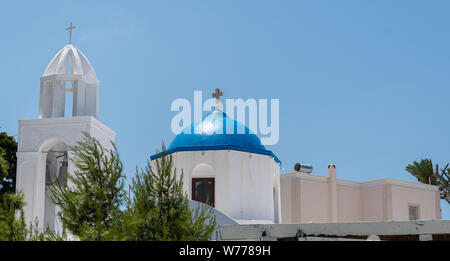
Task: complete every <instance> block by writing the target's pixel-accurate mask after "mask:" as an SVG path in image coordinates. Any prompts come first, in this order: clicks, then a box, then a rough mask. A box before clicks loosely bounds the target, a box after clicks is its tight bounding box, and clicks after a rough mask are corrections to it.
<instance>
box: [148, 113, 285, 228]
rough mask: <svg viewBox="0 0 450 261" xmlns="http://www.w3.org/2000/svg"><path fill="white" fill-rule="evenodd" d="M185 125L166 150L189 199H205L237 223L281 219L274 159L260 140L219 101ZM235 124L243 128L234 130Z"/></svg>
mask: <svg viewBox="0 0 450 261" xmlns="http://www.w3.org/2000/svg"><path fill="white" fill-rule="evenodd" d="M188 128H189V129H188V130H183V131H182V132H181V133H180V134H178V135H177V136H176V137H175V139H174V140H173V142H172V143H171V144H170V146H169V147H168V152H170V153H172V155H173V162H174V167H175V168H177V170H178V172H181V171H183V177H184V189H185V190H186V192H187V193H188V195H189V197H190V199H192V200H196V201H200V202H203V203H207V204H210V205H212V206H214V207H215V208H216V209H217V210H218V211H221V212H223V213H224V214H226V215H228V216H230V217H231V218H233V219H234V220H236V221H237V222H238V223H240V224H247V223H259V224H263V223H281V208H280V206H281V203H280V161H279V159H278V158H277V157H276V156H275V155H274V154H273V153H272V152H271V151H269V150H266V148H265V147H264V146H263V145H262V144H261V141H260V139H259V138H258V137H257V136H256V135H255V134H253V133H251V131H250V130H249V129H248V128H247V127H246V126H243V125H242V124H240V123H239V122H237V121H235V120H233V119H231V118H229V117H228V116H227V115H226V114H225V113H224V112H223V111H222V110H221V109H220V106H216V108H215V109H214V110H213V111H211V112H210V113H208V114H207V115H206V116H205V117H204V118H203V119H202V120H201V121H200V122H196V123H193V124H192V125H191V126H190V127H188ZM227 128H234V130H233V132H232V133H235V134H228V133H229V132H228V133H227ZM240 128H242V129H245V133H243V134H237V133H238V132H237V130H238V129H240ZM187 133H191V134H187ZM196 133H198V134H196ZM159 156H160V155H153V156H152V157H151V159H152V160H153V161H154V160H155V159H157V158H158V157H159ZM153 165H155V164H153Z"/></svg>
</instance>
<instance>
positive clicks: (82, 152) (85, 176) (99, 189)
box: [50, 133, 125, 241]
mask: <svg viewBox="0 0 450 261" xmlns="http://www.w3.org/2000/svg"><path fill="white" fill-rule="evenodd" d="M112 145H113V149H111V150H110V149H106V148H105V147H104V146H103V145H102V144H101V143H100V142H99V141H98V140H97V139H95V138H93V137H90V136H89V135H88V134H86V133H85V137H84V138H83V140H82V141H79V142H77V143H76V144H75V145H74V146H70V147H69V150H70V152H71V156H70V159H71V161H72V162H73V164H74V166H75V171H74V172H73V173H67V174H66V175H67V178H68V185H64V184H60V183H59V182H58V181H57V183H55V184H53V185H52V186H51V187H50V190H51V192H52V201H53V202H54V203H55V204H56V205H58V206H59V207H60V212H59V214H58V216H59V218H60V219H61V222H62V224H63V226H64V228H66V229H67V230H68V231H69V232H70V233H72V234H73V235H75V236H77V237H78V238H79V239H80V240H96V241H102V240H116V239H120V238H119V237H118V235H117V234H116V230H117V229H116V228H115V226H116V225H117V224H120V223H121V221H120V218H121V216H122V215H121V210H120V207H121V205H122V204H123V200H124V196H125V192H124V189H123V188H124V178H125V175H124V174H123V165H122V162H121V161H120V157H119V154H118V152H117V149H116V147H115V145H114V144H112Z"/></svg>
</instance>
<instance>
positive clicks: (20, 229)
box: [0, 193, 28, 241]
mask: <svg viewBox="0 0 450 261" xmlns="http://www.w3.org/2000/svg"><path fill="white" fill-rule="evenodd" d="M23 197H24V195H23V194H21V193H20V194H12V193H5V194H3V196H2V197H1V199H0V200H1V201H0V241H24V240H26V239H27V235H28V230H27V226H26V224H25V217H24V212H23V206H24V202H23ZM17 215H18V217H17Z"/></svg>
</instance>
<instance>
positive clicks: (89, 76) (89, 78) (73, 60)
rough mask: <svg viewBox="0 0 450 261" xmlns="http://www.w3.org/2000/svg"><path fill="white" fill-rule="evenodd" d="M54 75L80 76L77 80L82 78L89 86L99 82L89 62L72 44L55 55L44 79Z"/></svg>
mask: <svg viewBox="0 0 450 261" xmlns="http://www.w3.org/2000/svg"><path fill="white" fill-rule="evenodd" d="M54 75H55V76H57V75H67V76H68V75H73V76H78V77H77V78H82V79H83V80H84V81H85V82H86V83H88V84H89V83H92V84H95V83H98V82H99V80H98V78H97V75H96V74H95V70H94V68H93V67H92V65H91V63H90V62H89V60H88V59H87V58H86V56H85V55H84V54H83V53H82V52H81V51H80V50H78V49H77V48H76V47H75V46H73V45H72V44H68V45H66V46H65V47H64V48H63V49H61V50H60V51H59V52H58V53H57V54H56V55H55V57H54V58H53V59H52V61H51V62H50V63H49V64H48V66H47V69H45V72H44V74H43V75H42V77H43V78H46V77H50V76H54Z"/></svg>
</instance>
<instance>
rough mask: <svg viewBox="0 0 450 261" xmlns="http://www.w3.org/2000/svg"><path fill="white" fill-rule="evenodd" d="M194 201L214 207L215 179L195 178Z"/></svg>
mask: <svg viewBox="0 0 450 261" xmlns="http://www.w3.org/2000/svg"><path fill="white" fill-rule="evenodd" d="M192 200H195V201H199V202H202V203H205V204H208V205H210V206H212V207H214V178H193V179H192Z"/></svg>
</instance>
